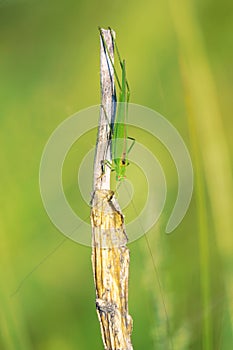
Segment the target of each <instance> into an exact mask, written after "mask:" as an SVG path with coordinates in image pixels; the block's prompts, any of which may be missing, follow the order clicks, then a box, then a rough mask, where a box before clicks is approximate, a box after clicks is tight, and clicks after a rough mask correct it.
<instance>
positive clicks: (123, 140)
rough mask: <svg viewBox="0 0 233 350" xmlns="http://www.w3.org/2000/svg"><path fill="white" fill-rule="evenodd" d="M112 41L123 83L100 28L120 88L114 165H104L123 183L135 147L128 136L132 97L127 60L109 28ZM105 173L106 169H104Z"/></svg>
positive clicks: (114, 137) (114, 132)
mask: <svg viewBox="0 0 233 350" xmlns="http://www.w3.org/2000/svg"><path fill="white" fill-rule="evenodd" d="M109 30H110V33H111V37H112V41H113V43H114V46H115V48H116V52H117V57H118V60H119V63H120V67H121V82H120V79H119V77H118V74H117V71H116V68H115V65H114V63H113V61H112V59H111V56H110V53H109V51H108V48H107V45H106V42H105V39H104V37H103V33H102V31H101V28H99V31H100V35H101V39H102V43H103V45H104V49H105V51H106V54H108V57H109V60H110V62H111V65H112V67H113V70H114V74H115V78H116V81H117V85H118V88H119V97H118V104H117V111H116V117H115V122H114V125H113V127H111V141H112V158H113V164H111V163H110V162H108V161H106V160H105V162H104V164H107V165H108V166H109V167H110V168H111V170H115V171H116V181H122V180H123V179H125V173H126V167H127V166H128V165H129V162H128V159H127V156H128V154H129V152H130V151H131V149H132V147H133V146H134V143H135V139H133V138H131V137H129V136H128V135H127V115H128V103H129V97H130V89H129V84H128V81H127V78H126V68H125V60H122V59H121V56H120V53H119V50H118V47H117V44H116V41H115V39H114V36H113V32H112V29H111V28H109ZM127 139H130V140H132V144H131V145H130V147H129V148H128V147H127ZM103 172H104V167H103Z"/></svg>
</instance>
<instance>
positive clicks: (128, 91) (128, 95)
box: [108, 27, 130, 103]
mask: <svg viewBox="0 0 233 350" xmlns="http://www.w3.org/2000/svg"><path fill="white" fill-rule="evenodd" d="M108 29H109V31H110V33H111V37H112V41H113V43H114V46H115V48H116V53H117V57H118V61H119V63H120V66H121V70H122V71H123V70H125V65H124V60H123V59H122V58H121V55H120V51H119V49H118V46H117V43H116V40H115V38H114V35H113V32H112V28H111V27H108ZM114 72H115V75H116V79H117V81H119V78H118V76H117V72H116V70H115V67H114ZM125 84H126V87H127V98H126V102H127V103H128V102H129V98H130V88H129V83H128V80H127V79H126V80H125ZM118 85H119V87H120V84H119V83H118Z"/></svg>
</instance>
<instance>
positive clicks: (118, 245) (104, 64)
mask: <svg viewBox="0 0 233 350" xmlns="http://www.w3.org/2000/svg"><path fill="white" fill-rule="evenodd" d="M102 33H103V37H104V38H105V42H106V45H107V47H108V51H109V53H110V55H111V58H112V62H113V59H114V44H113V42H112V37H111V33H110V31H109V30H104V29H102ZM100 42H101V46H100V79H101V106H102V107H101V108H100V120H99V129H98V136H97V143H96V154H95V162H94V180H93V199H92V210H91V222H92V267H93V274H94V281H95V287H96V310H97V314H98V318H99V321H100V327H101V333H102V339H103V343H104V349H105V350H132V349H133V347H132V344H131V332H132V318H131V316H130V315H129V313H128V277H129V249H128V248H127V247H126V243H127V236H126V232H125V224H124V216H123V214H122V213H121V210H120V207H119V204H118V202H117V200H116V198H115V196H114V192H113V191H111V190H110V169H109V168H108V167H105V172H104V174H103V166H102V164H103V163H104V162H105V161H106V160H108V161H109V162H111V150H110V147H109V135H110V129H109V125H110V123H111V119H112V116H113V115H114V110H115V103H116V98H115V88H114V70H113V67H112V65H111V62H110V60H109V58H108V53H107V52H106V51H105V49H104V46H103V43H102V40H101V38H100ZM106 116H107V117H108V119H109V120H108V121H106Z"/></svg>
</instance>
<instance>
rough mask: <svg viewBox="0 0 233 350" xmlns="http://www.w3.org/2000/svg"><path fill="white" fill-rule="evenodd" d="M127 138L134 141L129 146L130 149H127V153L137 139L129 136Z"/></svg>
mask: <svg viewBox="0 0 233 350" xmlns="http://www.w3.org/2000/svg"><path fill="white" fill-rule="evenodd" d="M127 139H128V140H131V141H132V143H131V145H130V146H129V149H128V151H127V154H129V152H130V151H131V150H132V148H133V146H134V145H135V142H136V140H135V139H134V138H133V137H129V136H128V137H127Z"/></svg>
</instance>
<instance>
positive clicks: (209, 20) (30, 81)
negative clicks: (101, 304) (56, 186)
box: [0, 0, 233, 350]
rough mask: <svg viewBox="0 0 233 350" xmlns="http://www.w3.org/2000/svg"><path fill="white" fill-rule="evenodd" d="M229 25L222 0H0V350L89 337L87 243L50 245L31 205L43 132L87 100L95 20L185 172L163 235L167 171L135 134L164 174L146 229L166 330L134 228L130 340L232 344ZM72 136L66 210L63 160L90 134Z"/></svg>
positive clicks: (90, 340) (72, 177)
mask: <svg viewBox="0 0 233 350" xmlns="http://www.w3.org/2000/svg"><path fill="white" fill-rule="evenodd" d="M232 23H233V3H231V2H230V1H227V0H223V1H221V2H217V1H210V0H205V1H199V0H196V1H194V0H192V1H191V0H180V1H172V0H170V1H169V0H165V1H152V0H145V1H142V2H141V1H126V2H125V1H115V2H107V1H96V2H95V1H92V2H89V1H84V0H81V1H74V0H67V1H60V0H58V1H51V0H47V1H43V0H42V1H37V0H31V1H27V0H18V1H17V0H15V1H14V0H8V1H7V0H5V1H3V0H2V1H0V82H1V83H0V96H1V104H0V154H1V190H0V191H1V195H0V200H1V212H0V232H1V237H0V276H1V287H0V328H1V331H0V349H4V350H11V349H14V350H15V349H23V350H27V349H36V350H42V349H43V350H51V349H56V350H65V349H69V350H71V349H80V350H82V349H93V348H95V349H103V345H102V341H101V336H100V330H99V324H98V320H97V316H96V312H95V290H94V285H93V277H92V270H91V261H90V257H91V249H90V248H88V247H84V246H81V245H79V244H77V243H74V242H72V241H69V240H67V241H66V242H65V243H64V244H63V245H61V246H60V248H59V249H57V250H56V251H55V252H53V251H54V249H55V247H57V246H58V245H59V243H60V242H61V241H62V240H63V238H64V236H62V234H61V233H60V232H58V231H57V230H56V228H55V227H54V226H53V225H52V223H51V222H50V220H49V218H48V216H47V214H46V212H45V210H44V208H43V205H42V202H41V198H40V192H39V181H38V174H39V164H40V158H41V154H42V151H43V148H44V146H45V143H46V141H47V140H48V138H49V136H50V134H51V133H52V131H53V130H54V129H55V128H56V127H57V126H58V125H59V124H60V123H61V122H62V121H63V120H65V119H66V118H67V117H69V116H70V115H72V114H74V113H75V112H77V111H79V110H80V109H83V108H86V107H89V106H91V105H94V104H98V103H99V96H100V89H99V38H98V31H97V26H98V25H101V26H102V27H107V26H109V25H110V26H111V27H112V28H113V29H114V30H115V31H116V33H117V38H118V44H119V47H120V49H121V53H123V56H124V57H125V58H126V60H127V69H128V78H129V81H130V86H131V101H132V102H134V103H138V104H142V105H145V106H148V107H150V108H152V109H155V110H157V111H158V112H160V113H161V114H163V115H164V116H165V117H166V118H167V119H168V120H169V121H170V122H171V123H172V124H173V125H174V126H175V127H176V128H177V130H178V131H179V132H180V134H181V135H182V137H183V139H184V140H185V142H186V144H187V146H188V148H189V150H190V154H191V157H192V160H193V166H194V174H195V184H194V195H193V198H192V202H191V205H190V208H189V210H188V213H187V215H186V216H185V218H184V220H183V221H182V223H181V224H180V226H179V227H178V228H177V229H176V230H175V231H174V232H173V233H172V234H171V235H166V234H165V233H164V227H165V224H166V222H167V219H168V217H169V214H170V213H171V210H172V207H173V206H174V201H175V197H176V190H177V175H176V171H175V167H174V164H173V163H172V161H171V159H168V158H169V156H168V154H167V153H166V152H165V151H164V150H163V147H162V146H161V144H160V143H159V142H157V143H156V142H155V141H153V140H151V141H150V140H149V139H148V138H145V140H147V142H148V145H149V146H150V147H151V148H152V150H153V151H154V153H155V154H156V155H157V156H158V158H159V159H160V161H161V164H162V165H163V167H164V171H165V173H166V176H167V181H168V184H169V187H168V189H169V191H168V198H167V202H166V206H165V210H164V212H163V215H162V218H161V220H160V222H159V223H158V224H157V225H156V227H154V228H153V229H152V230H151V231H150V232H149V233H148V240H149V243H150V247H151V251H152V252H153V256H154V260H155V262H156V265H157V269H158V274H159V279H160V282H161V285H162V290H163V292H162V294H163V298H164V301H165V304H166V309H167V314H168V321H169V332H168V331H167V326H166V324H167V320H166V316H165V311H164V306H163V300H162V297H161V293H160V288H159V284H158V276H156V274H155V271H154V269H153V264H152V259H151V256H150V254H149V251H148V249H147V245H146V240H145V238H141V239H140V240H138V241H136V242H134V243H132V244H131V245H130V250H131V267H130V269H131V271H130V291H129V296H130V301H129V304H130V314H131V315H132V317H133V319H134V329H133V334H132V341H133V345H134V348H135V349H142V348H145V349H171V348H172V347H171V342H172V343H173V349H177V350H183V349H193V350H194V349H195V350H196V349H197V350H199V349H205V350H210V349H211V350H212V349H216V350H217V349H218V350H219V349H221V350H229V349H231V348H233V336H232V321H233V302H232V296H233V271H232V267H233V265H232V263H233V257H232V255H233V239H232V224H233V222H232V221H233V220H232V216H233V215H232V210H233V199H232V195H233V183H232V153H231V152H230V151H231V150H232V147H233V138H232V130H233V125H232V92H233V91H232V80H233V71H232V62H233V51H232V29H233V26H232ZM135 134H136V135H135V137H136V139H137V137H140V135H137V133H136V131H135ZM131 135H132V133H131ZM132 136H133V135H132ZM82 142H83V143H82V144H79V145H76V146H75V145H74V150H75V152H73V155H72V156H70V157H69V156H68V158H69V159H68V160H67V164H66V166H65V170H64V187H65V190H66V192H67V197H68V198H70V201H71V202H72V205H73V206H74V207H75V206H76V208H77V211H78V209H79V210H80V205H79V203H81V202H79V199H78V198H79V197H78V194H77V197H76V192H77V184H76V176H77V169H78V165H79V163H80V161H81V159H82V156H83V154H85V152H86V151H88V150H89V149H90V148H91V147H93V146H94V144H95V132H92V133H90V135H89V134H88V135H87V138H86V139H83V140H82ZM153 142H154V143H153ZM71 154H72V152H71ZM127 171H128V170H127ZM130 171H131V172H132V170H130V167H129V174H128V175H127V176H128V177H129V178H130V176H131V173H130ZM138 186H139V185H138ZM142 186H143V184H142ZM74 194H75V195H74ZM135 202H136V205H138V206H139V207H140V206H141V203H140V201H139V199H138V200H137V199H135ZM88 213H89V208H88V206H86V207H85V208H81V212H80V215H83V217H87V216H88ZM129 215H131V214H129ZM50 253H51V254H50ZM49 254H50V255H49ZM48 255H49V256H48ZM46 256H48V258H47V259H45V258H44V257H46Z"/></svg>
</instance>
